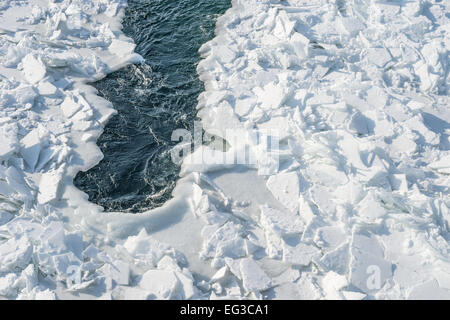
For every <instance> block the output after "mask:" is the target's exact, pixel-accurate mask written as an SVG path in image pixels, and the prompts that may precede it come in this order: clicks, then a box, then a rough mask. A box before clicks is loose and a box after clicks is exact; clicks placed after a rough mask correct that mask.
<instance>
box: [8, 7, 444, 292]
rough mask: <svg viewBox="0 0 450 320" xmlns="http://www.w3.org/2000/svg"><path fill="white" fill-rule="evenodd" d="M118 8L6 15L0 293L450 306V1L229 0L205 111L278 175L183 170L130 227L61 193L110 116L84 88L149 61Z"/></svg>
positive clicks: (211, 56) (207, 124)
mask: <svg viewBox="0 0 450 320" xmlns="http://www.w3.org/2000/svg"><path fill="white" fill-rule="evenodd" d="M125 6H126V1H125V0H101V1H88V0H62V1H58V2H53V1H47V0H27V1H25V0H23V1H15V0H6V1H5V0H3V1H2V3H1V4H0V141H1V144H0V297H1V298H6V299H77V298H85V299H225V298H236V299H266V298H267V299H424V298H425V299H432V298H439V299H450V234H449V232H450V229H449V228H450V197H449V188H450V176H449V174H450V141H449V135H450V124H449V122H450V111H449V100H448V86H449V78H448V77H449V56H448V54H449V49H450V37H449V31H450V27H449V18H448V12H450V3H449V2H448V1H428V2H427V1H408V0H404V1H394V0H392V1H377V0H347V1H333V0H308V1H306V0H305V1H303V0H288V1H275V0H273V1H268V0H242V1H237V0H235V1H233V7H232V8H231V9H230V10H228V11H227V13H226V14H225V15H223V16H222V17H220V18H219V19H218V22H217V29H216V38H215V39H213V40H212V41H210V42H209V43H207V44H205V45H204V46H203V47H202V48H201V49H200V53H201V55H202V57H203V60H202V62H201V63H200V64H199V66H198V73H199V75H200V78H201V80H202V81H204V83H205V91H204V92H203V93H202V94H201V96H200V98H199V104H198V110H199V111H198V115H199V117H200V118H201V119H202V123H203V126H204V129H205V130H207V131H211V132H214V134H217V133H219V134H220V133H221V132H222V133H223V132H224V130H225V129H233V128H234V129H239V130H247V131H249V132H250V131H252V132H255V131H258V130H262V129H264V128H276V129H279V130H280V144H279V150H275V151H273V152H276V153H278V156H279V159H280V165H279V167H278V168H276V167H274V166H273V161H271V159H269V158H270V155H269V154H267V153H262V152H261V153H258V150H260V149H259V148H258V146H257V145H255V146H251V147H254V148H253V149H254V150H255V152H256V153H257V158H258V164H257V165H253V166H247V167H243V166H238V165H203V166H199V165H198V164H195V165H194V164H193V163H192V162H190V161H188V159H186V160H185V161H184V163H183V166H182V177H181V178H180V180H179V182H178V184H177V187H176V188H175V190H174V192H173V199H172V200H170V201H168V202H167V203H166V204H165V205H164V206H163V207H161V208H158V209H155V210H152V211H149V212H146V213H143V214H137V215H132V214H126V213H119V212H118V213H104V212H102V208H100V207H98V206H96V205H94V204H91V203H89V202H88V201H87V195H86V194H84V193H82V192H81V191H79V190H77V189H76V188H75V187H74V186H73V184H72V179H73V177H74V176H75V175H76V173H77V172H78V171H80V170H87V169H89V168H91V167H93V166H94V165H96V164H97V163H98V162H99V161H100V160H101V158H102V154H101V152H100V150H99V148H98V147H97V146H96V144H95V141H96V138H97V137H98V136H99V135H100V134H101V132H102V128H103V126H104V125H105V123H106V122H107V120H108V119H109V117H110V116H111V115H112V114H113V113H114V112H115V111H114V109H113V106H112V105H111V104H110V103H109V102H107V101H105V100H104V99H101V98H99V97H98V96H97V95H96V90H95V89H94V88H92V87H91V86H89V85H87V84H86V83H87V82H89V81H94V80H97V79H101V78H102V77H104V76H105V75H106V74H107V73H109V72H112V71H113V70H116V69H118V68H120V67H122V66H124V65H126V64H128V63H137V62H139V61H141V59H142V58H141V57H140V56H138V55H137V54H135V53H133V50H134V45H133V43H132V40H131V39H128V38H126V37H125V36H124V35H123V34H122V33H121V31H120V28H121V25H120V22H121V18H122V15H123V8H124V7H125ZM233 143H234V145H233ZM233 143H230V144H231V150H233V149H239V148H240V147H241V146H240V145H239V141H233ZM200 151H202V152H206V153H207V152H209V151H208V150H205V148H201V149H199V150H198V151H197V152H200ZM261 172H264V173H265V174H266V175H259V174H258V173H261ZM267 173H269V174H268V175H267Z"/></svg>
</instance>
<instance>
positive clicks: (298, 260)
mask: <svg viewBox="0 0 450 320" xmlns="http://www.w3.org/2000/svg"><path fill="white" fill-rule="evenodd" d="M319 256H320V250H319V249H317V248H316V247H314V246H310V245H307V244H304V243H299V244H297V245H296V246H295V247H290V246H287V245H286V246H285V247H284V248H283V261H284V262H287V263H290V264H292V265H294V266H308V265H309V264H310V263H311V261H312V260H313V259H314V258H318V257H319Z"/></svg>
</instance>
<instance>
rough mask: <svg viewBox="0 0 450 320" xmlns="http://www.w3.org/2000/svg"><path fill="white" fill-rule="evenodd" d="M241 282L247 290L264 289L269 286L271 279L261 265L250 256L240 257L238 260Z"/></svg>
mask: <svg viewBox="0 0 450 320" xmlns="http://www.w3.org/2000/svg"><path fill="white" fill-rule="evenodd" d="M240 273H241V275H242V282H243V285H244V288H245V290H247V292H252V291H257V292H259V291H264V290H267V289H269V288H270V286H271V282H272V281H271V280H270V278H269V277H268V276H267V275H266V273H265V272H264V271H263V270H262V269H261V267H260V266H259V265H258V264H257V263H256V262H255V260H253V259H251V258H245V259H242V260H241V262H240Z"/></svg>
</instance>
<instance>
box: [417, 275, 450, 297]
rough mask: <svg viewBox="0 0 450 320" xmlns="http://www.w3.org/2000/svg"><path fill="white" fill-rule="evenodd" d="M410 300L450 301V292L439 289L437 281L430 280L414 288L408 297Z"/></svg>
mask: <svg viewBox="0 0 450 320" xmlns="http://www.w3.org/2000/svg"><path fill="white" fill-rule="evenodd" d="M408 299H410V300H450V290H446V289H443V288H441V287H439V284H438V282H437V281H436V280H434V279H433V280H430V281H428V282H426V283H424V284H421V285H418V286H416V287H414V288H413V289H412V290H411V292H410V294H409V295H408Z"/></svg>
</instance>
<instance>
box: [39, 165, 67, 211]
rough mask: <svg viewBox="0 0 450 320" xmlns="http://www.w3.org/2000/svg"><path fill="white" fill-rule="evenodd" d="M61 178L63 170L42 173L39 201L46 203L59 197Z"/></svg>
mask: <svg viewBox="0 0 450 320" xmlns="http://www.w3.org/2000/svg"><path fill="white" fill-rule="evenodd" d="M61 179H62V174H61V172H59V171H56V170H53V171H50V172H46V173H44V174H42V176H41V181H40V182H39V194H38V201H39V203H41V204H45V203H48V202H50V201H52V200H55V199H57V198H58V190H59V186H60V182H61Z"/></svg>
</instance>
